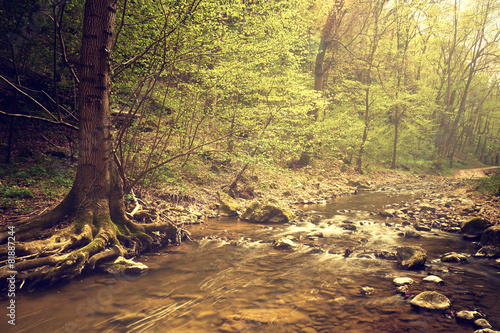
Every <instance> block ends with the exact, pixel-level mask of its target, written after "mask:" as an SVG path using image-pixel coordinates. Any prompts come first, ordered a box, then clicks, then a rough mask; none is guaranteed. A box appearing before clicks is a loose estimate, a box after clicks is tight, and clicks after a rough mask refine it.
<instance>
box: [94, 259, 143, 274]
mask: <svg viewBox="0 0 500 333" xmlns="http://www.w3.org/2000/svg"><path fill="white" fill-rule="evenodd" d="M99 268H100V269H102V270H103V271H105V272H106V273H109V274H121V273H125V274H135V275H138V274H142V273H145V272H146V271H148V270H149V267H148V266H146V265H144V264H143V263H140V262H136V261H133V260H130V259H125V258H124V257H122V256H119V257H118V258H116V259H115V260H114V261H108V262H104V263H102V264H100V265H99Z"/></svg>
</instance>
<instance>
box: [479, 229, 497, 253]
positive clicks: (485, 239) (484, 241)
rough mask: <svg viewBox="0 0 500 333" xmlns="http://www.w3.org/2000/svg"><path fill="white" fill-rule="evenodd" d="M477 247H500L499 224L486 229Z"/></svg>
mask: <svg viewBox="0 0 500 333" xmlns="http://www.w3.org/2000/svg"><path fill="white" fill-rule="evenodd" d="M479 245H481V246H487V245H490V246H495V247H500V224H497V225H495V226H493V227H489V228H488V229H486V230H485V231H484V232H483V235H482V236H481V241H480V243H479Z"/></svg>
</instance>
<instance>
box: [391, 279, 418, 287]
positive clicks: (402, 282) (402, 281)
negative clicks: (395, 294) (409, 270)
mask: <svg viewBox="0 0 500 333" xmlns="http://www.w3.org/2000/svg"><path fill="white" fill-rule="evenodd" d="M392 283H394V284H395V285H396V286H403V285H405V284H412V283H413V279H412V278H409V277H399V278H395V279H394V280H392Z"/></svg>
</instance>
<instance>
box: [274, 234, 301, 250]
mask: <svg viewBox="0 0 500 333" xmlns="http://www.w3.org/2000/svg"><path fill="white" fill-rule="evenodd" d="M273 246H274V247H275V248H277V249H285V250H291V249H295V248H297V247H299V244H298V243H295V242H294V241H293V240H292V239H290V238H287V237H283V238H280V239H277V240H275V241H273Z"/></svg>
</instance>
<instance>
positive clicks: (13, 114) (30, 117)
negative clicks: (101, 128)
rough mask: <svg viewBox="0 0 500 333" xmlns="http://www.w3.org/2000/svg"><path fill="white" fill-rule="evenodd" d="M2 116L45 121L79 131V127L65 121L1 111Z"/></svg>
mask: <svg viewBox="0 0 500 333" xmlns="http://www.w3.org/2000/svg"><path fill="white" fill-rule="evenodd" d="M0 114H3V115H6V116H9V117H17V118H28V119H34V120H40V121H45V122H47V123H51V124H54V125H62V126H65V127H68V128H71V129H73V130H75V131H78V127H77V126H75V125H71V124H68V123H66V122H64V121H59V120H50V119H47V118H42V117H37V116H29V115H26V114H17V113H7V112H5V111H2V110H0Z"/></svg>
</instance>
